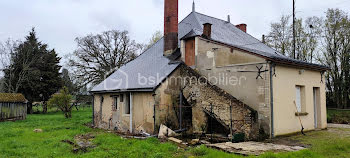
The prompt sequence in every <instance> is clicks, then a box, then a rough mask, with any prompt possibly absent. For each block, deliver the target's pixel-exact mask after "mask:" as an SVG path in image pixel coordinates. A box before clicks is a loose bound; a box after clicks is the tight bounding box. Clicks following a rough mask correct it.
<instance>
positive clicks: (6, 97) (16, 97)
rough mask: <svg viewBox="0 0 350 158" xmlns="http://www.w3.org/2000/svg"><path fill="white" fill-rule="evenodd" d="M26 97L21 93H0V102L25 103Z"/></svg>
mask: <svg viewBox="0 0 350 158" xmlns="http://www.w3.org/2000/svg"><path fill="white" fill-rule="evenodd" d="M25 102H27V100H26V98H25V97H24V96H23V94H21V93H0V103H25Z"/></svg>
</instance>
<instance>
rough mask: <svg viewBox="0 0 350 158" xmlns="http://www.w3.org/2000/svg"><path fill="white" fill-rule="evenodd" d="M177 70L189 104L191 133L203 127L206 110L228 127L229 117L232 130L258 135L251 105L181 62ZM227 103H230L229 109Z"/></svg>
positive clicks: (252, 136) (255, 113) (206, 123)
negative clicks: (190, 107) (190, 108)
mask: <svg viewBox="0 0 350 158" xmlns="http://www.w3.org/2000/svg"><path fill="white" fill-rule="evenodd" d="M180 73H181V74H180V76H181V77H182V79H184V80H183V82H182V83H183V84H182V91H183V95H184V97H185V99H186V100H187V102H188V103H189V104H191V106H192V127H193V133H202V132H205V131H206V130H207V129H206V128H207V127H208V117H207V115H206V111H207V113H208V112H212V113H213V115H214V117H216V119H217V120H218V121H219V122H222V123H223V124H224V125H226V127H228V128H230V124H231V118H232V132H233V133H245V135H246V136H247V138H248V139H255V138H256V137H257V136H258V129H259V124H258V121H257V112H256V111H255V110H254V109H252V108H250V107H249V106H248V105H246V104H244V103H243V102H241V101H239V100H237V99H236V98H235V97H233V96H232V95H230V94H229V93H227V92H225V91H224V90H222V89H220V88H218V87H217V86H215V85H212V84H210V83H209V82H208V80H207V79H206V78H205V77H204V76H201V75H200V74H199V73H198V72H196V71H195V70H193V69H192V68H189V67H187V66H185V65H182V66H181V67H180ZM230 106H232V113H231V110H230Z"/></svg>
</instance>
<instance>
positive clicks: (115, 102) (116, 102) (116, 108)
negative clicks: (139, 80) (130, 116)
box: [113, 96, 118, 111]
mask: <svg viewBox="0 0 350 158" xmlns="http://www.w3.org/2000/svg"><path fill="white" fill-rule="evenodd" d="M113 110H114V111H116V110H118V97H117V96H115V97H114V105H113Z"/></svg>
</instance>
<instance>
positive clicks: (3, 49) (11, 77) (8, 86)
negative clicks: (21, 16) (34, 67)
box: [0, 39, 31, 93]
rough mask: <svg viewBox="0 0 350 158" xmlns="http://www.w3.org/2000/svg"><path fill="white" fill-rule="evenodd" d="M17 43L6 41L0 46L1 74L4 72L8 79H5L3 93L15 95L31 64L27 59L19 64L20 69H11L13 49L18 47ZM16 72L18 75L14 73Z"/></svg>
mask: <svg viewBox="0 0 350 158" xmlns="http://www.w3.org/2000/svg"><path fill="white" fill-rule="evenodd" d="M19 43H20V42H19V41H13V40H11V39H8V40H7V41H6V42H5V44H1V45H0V56H1V59H0V64H1V68H2V72H6V75H7V77H8V79H6V80H5V81H4V82H3V84H4V88H5V89H4V91H5V92H9V93H17V92H18V90H19V88H20V87H21V85H22V84H23V82H24V81H25V80H26V79H27V74H28V72H29V65H30V64H31V63H30V61H29V60H27V59H29V58H26V60H23V62H21V63H20V64H21V65H20V66H19V67H20V68H21V69H18V68H16V67H13V66H12V65H13V62H14V61H13V59H14V58H13V57H14V55H16V53H15V49H16V48H17V47H18V45H19ZM16 71H18V75H16V74H15V72H16Z"/></svg>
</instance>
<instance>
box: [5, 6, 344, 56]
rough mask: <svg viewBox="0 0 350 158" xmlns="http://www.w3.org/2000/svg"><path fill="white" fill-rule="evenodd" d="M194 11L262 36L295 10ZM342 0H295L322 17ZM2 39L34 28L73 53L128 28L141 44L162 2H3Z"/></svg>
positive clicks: (303, 12)
mask: <svg viewBox="0 0 350 158" xmlns="http://www.w3.org/2000/svg"><path fill="white" fill-rule="evenodd" d="M195 1H196V11H198V12H201V13H204V14H207V15H210V16H214V17H217V18H221V19H226V17H227V15H228V14H230V15H231V22H232V23H234V24H239V23H246V24H248V33H250V34H251V35H253V36H255V37H256V38H258V39H260V37H261V35H262V34H266V33H267V32H268V30H269V27H270V23H271V22H272V21H276V20H278V19H279V17H280V16H281V15H282V14H286V15H288V14H291V9H292V4H291V3H292V1H286V0H283V1H281V0H245V1H238V0H218V1H215V2H214V1H212V0H195ZM191 5H192V0H179V20H181V19H183V18H184V17H185V16H186V15H188V14H189V13H190V12H191V9H192V6H191ZM349 6H350V2H349V1H344V0H325V1H319V0H308V1H305V0H304V1H301V0H297V16H298V17H308V16H322V15H323V14H324V12H325V11H326V9H327V8H329V7H332V8H340V9H343V10H345V11H346V10H349V9H350V7H349ZM0 19H1V20H2V22H1V25H0V41H4V40H6V39H7V38H12V39H22V40H23V38H24V36H26V35H27V34H28V32H29V31H30V29H31V27H36V30H37V33H38V36H39V38H40V40H42V41H43V42H45V43H48V44H49V46H50V47H51V48H55V49H56V50H57V52H58V53H59V55H60V56H61V57H63V56H64V55H65V54H68V53H71V52H73V50H74V49H75V47H76V44H75V42H74V39H75V38H76V37H81V36H85V35H87V34H89V33H98V32H102V31H106V30H110V29H119V30H128V31H129V32H130V35H131V37H132V38H133V39H135V40H136V41H137V42H147V41H148V39H149V38H150V37H151V35H152V34H153V33H154V32H155V31H157V30H162V29H163V0H127V1H125V0H50V1H48V0H30V1H28V0H1V1H0Z"/></svg>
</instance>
